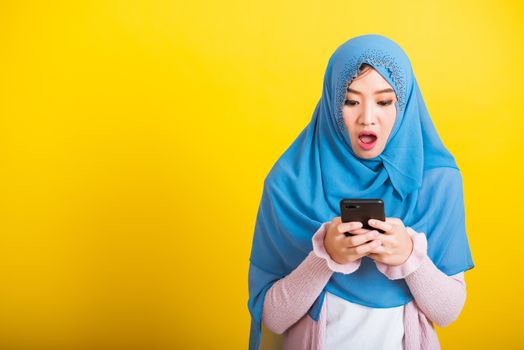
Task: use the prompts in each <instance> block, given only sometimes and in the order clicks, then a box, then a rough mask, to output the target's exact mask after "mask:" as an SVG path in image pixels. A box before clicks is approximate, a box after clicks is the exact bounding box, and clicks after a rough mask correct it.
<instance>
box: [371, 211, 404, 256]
mask: <svg viewBox="0 0 524 350" xmlns="http://www.w3.org/2000/svg"><path fill="white" fill-rule="evenodd" d="M368 223H369V225H370V226H372V227H375V228H378V229H381V230H383V231H385V233H382V234H380V237H379V238H378V239H379V240H380V241H381V242H382V244H381V245H380V246H378V247H375V248H373V250H372V251H371V253H370V254H368V256H369V257H370V258H372V259H374V260H376V261H378V262H381V263H384V264H387V265H392V266H396V265H402V264H403V263H404V262H405V261H406V260H407V259H408V258H409V256H410V255H411V252H412V251H413V240H412V239H411V236H410V235H409V233H408V231H407V229H406V227H405V226H404V223H403V222H402V220H401V219H399V218H386V221H380V220H376V219H371V220H369V221H368Z"/></svg>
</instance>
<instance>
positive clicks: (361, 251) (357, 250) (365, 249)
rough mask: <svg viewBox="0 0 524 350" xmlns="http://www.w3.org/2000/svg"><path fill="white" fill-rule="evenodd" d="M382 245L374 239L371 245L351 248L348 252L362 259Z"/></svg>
mask: <svg viewBox="0 0 524 350" xmlns="http://www.w3.org/2000/svg"><path fill="white" fill-rule="evenodd" d="M380 244H381V242H380V240H379V239H374V240H373V241H371V242H369V243H364V244H361V245H359V246H357V247H350V248H348V249H347V252H348V253H349V254H352V255H356V256H359V257H362V256H364V255H366V254H368V253H369V252H370V251H371V249H373V248H376V247H378V246H379V245H380Z"/></svg>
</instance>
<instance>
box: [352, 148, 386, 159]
mask: <svg viewBox="0 0 524 350" xmlns="http://www.w3.org/2000/svg"><path fill="white" fill-rule="evenodd" d="M353 152H354V153H355V154H356V155H357V156H358V157H359V158H361V159H371V158H375V157H377V156H379V155H380V154H381V153H382V148H380V147H379V145H376V146H375V147H374V148H373V149H372V150H369V151H365V150H362V149H360V146H359V145H353Z"/></svg>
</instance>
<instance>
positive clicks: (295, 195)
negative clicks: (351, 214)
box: [248, 34, 474, 350]
mask: <svg viewBox="0 0 524 350" xmlns="http://www.w3.org/2000/svg"><path fill="white" fill-rule="evenodd" d="M342 198H381V199H382V200H383V201H384V207H385V212H386V220H385V221H380V220H370V222H369V224H370V226H372V227H374V228H376V229H381V230H383V231H384V233H379V232H378V231H377V230H367V229H364V228H362V223H359V222H349V223H342V222H341V220H340V212H339V202H340V200H341V199H342ZM344 232H351V233H353V234H354V235H352V236H346V235H345V234H344ZM473 267H474V264H473V260H472V256H471V252H470V248H469V244H468V239H467V235H466V230H465V215H464V198H463V187H462V177H461V174H460V171H459V169H458V167H457V164H456V163H455V160H454V157H453V156H452V155H451V154H450V152H449V151H448V150H447V149H446V148H445V146H444V145H443V143H442V141H441V140H440V137H439V136H438V133H437V131H436V130H435V128H434V126H433V123H432V121H431V119H430V116H429V114H428V111H427V109H426V106H425V104H424V100H423V98H422V95H421V92H420V89H419V86H418V83H417V81H416V79H415V76H414V73H413V70H412V67H411V63H410V61H409V59H408V57H407V56H406V54H405V53H404V51H403V50H402V49H401V48H400V47H399V46H398V45H397V44H396V43H395V42H393V41H392V40H390V39H388V38H386V37H384V36H381V35H375V34H368V35H362V36H358V37H355V38H353V39H351V40H348V41H347V42H345V43H344V44H342V45H341V46H339V47H338V48H337V49H336V51H335V52H334V53H333V55H332V56H331V57H330V59H329V62H328V65H327V69H326V72H325V75H324V84H323V90H322V96H321V98H320V101H319V102H318V104H317V106H316V108H315V110H314V112H313V117H312V118H311V121H310V123H309V124H308V125H307V126H306V127H305V129H304V130H303V131H302V132H301V133H300V135H299V136H298V137H297V139H296V140H295V141H294V142H293V143H292V144H291V145H290V146H289V148H288V149H287V150H286V151H285V152H284V153H283V154H282V155H281V156H280V158H279V159H278V160H277V162H276V163H275V165H274V166H273V167H272V169H271V170H270V172H269V174H268V175H267V177H266V178H265V181H264V188H263V193H262V199H261V203H260V206H259V209H258V214H257V219H256V225H255V233H254V237H253V245H252V250H251V257H250V267H249V301H248V308H249V311H250V313H251V317H252V321H251V334H250V349H251V350H256V349H258V348H259V345H260V337H261V325H262V322H263V323H264V325H266V326H267V328H268V329H270V330H272V331H273V332H275V333H277V334H284V335H285V338H284V347H285V348H286V349H301V350H304V349H327V350H333V349H337V350H339V349H358V350H365V349H395V350H399V349H406V350H410V349H438V348H440V345H439V341H438V338H437V334H436V332H435V328H434V325H433V323H435V324H437V325H438V326H441V327H444V326H446V325H448V324H450V323H451V322H453V321H454V320H455V319H456V318H457V317H458V315H459V314H460V312H461V310H462V307H463V305H464V302H465V298H466V285H465V281H464V271H467V270H469V269H471V268H473Z"/></svg>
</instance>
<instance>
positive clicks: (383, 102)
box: [378, 100, 393, 106]
mask: <svg viewBox="0 0 524 350" xmlns="http://www.w3.org/2000/svg"><path fill="white" fill-rule="evenodd" d="M392 102H393V100H387V101H379V102H378V104H379V105H381V106H388V105H390V104H391V103H392Z"/></svg>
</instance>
